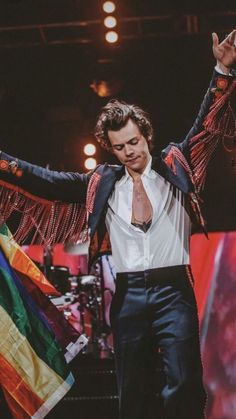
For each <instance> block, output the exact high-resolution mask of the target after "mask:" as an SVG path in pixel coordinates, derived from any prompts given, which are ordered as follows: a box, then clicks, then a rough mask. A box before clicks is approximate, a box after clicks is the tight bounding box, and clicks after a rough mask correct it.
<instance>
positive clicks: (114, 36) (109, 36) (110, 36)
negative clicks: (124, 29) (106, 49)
mask: <svg viewBox="0 0 236 419" xmlns="http://www.w3.org/2000/svg"><path fill="white" fill-rule="evenodd" d="M105 38H106V41H107V42H109V44H115V43H116V42H117V41H118V38H119V37H118V33H117V32H115V31H109V32H107V33H106V35H105Z"/></svg>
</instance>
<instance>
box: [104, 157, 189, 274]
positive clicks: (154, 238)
mask: <svg viewBox="0 0 236 419" xmlns="http://www.w3.org/2000/svg"><path fill="white" fill-rule="evenodd" d="M141 180H142V182H143V186H144V189H145V191H146V193H147V196H148V198H149V200H150V202H151V205H152V209H153V217H152V223H151V226H150V228H149V229H148V230H147V232H143V231H142V230H141V229H140V228H138V227H135V226H133V225H132V224H131V219H132V199H133V180H132V177H131V176H130V175H129V173H128V171H127V169H125V174H124V176H123V177H122V178H121V179H120V180H119V181H117V182H116V183H115V188H114V191H113V193H112V194H111V196H110V198H109V200H108V210H107V214H106V227H107V230H108V233H109V237H110V242H111V248H112V256H113V259H114V264H115V268H116V272H137V271H143V270H147V269H153V268H160V267H164V266H174V265H183V264H188V263H189V240H190V232H191V221H190V218H189V215H188V213H187V211H186V205H185V196H184V194H183V192H181V191H180V190H179V189H177V188H175V187H174V186H173V185H171V183H169V182H168V181H167V180H165V179H164V178H163V177H162V176H161V175H159V174H158V173H157V172H155V171H154V170H153V169H152V168H151V159H150V161H149V163H148V164H147V166H146V168H145V170H144V172H143V173H142V175H141Z"/></svg>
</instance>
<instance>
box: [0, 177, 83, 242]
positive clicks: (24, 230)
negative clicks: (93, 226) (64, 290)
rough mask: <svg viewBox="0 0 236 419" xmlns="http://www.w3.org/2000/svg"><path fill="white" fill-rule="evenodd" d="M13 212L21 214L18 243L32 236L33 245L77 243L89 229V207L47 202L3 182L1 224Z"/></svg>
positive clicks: (17, 232)
mask: <svg viewBox="0 0 236 419" xmlns="http://www.w3.org/2000/svg"><path fill="white" fill-rule="evenodd" d="M13 212H18V213H20V214H21V218H20V222H19V226H18V228H17V230H16V232H15V233H14V238H15V239H16V241H17V242H18V243H23V242H24V241H25V240H26V239H27V238H28V237H29V236H32V235H33V237H32V238H31V237H30V240H31V242H32V243H37V244H45V245H52V244H55V243H59V242H60V243H64V242H66V241H68V240H69V241H70V242H77V241H79V240H80V239H81V237H83V234H82V233H83V230H84V229H85V228H86V222H87V210H86V206H85V205H84V206H83V205H81V204H78V203H71V204H69V203H68V204H67V203H61V202H57V201H55V202H52V201H47V200H46V199H43V198H39V197H37V196H34V195H32V194H30V193H28V192H26V191H24V190H23V189H21V188H19V187H17V186H14V185H11V184H8V183H6V182H3V181H0V222H1V224H2V223H4V222H5V221H6V220H7V219H8V218H9V217H10V215H11V214H12V213H13Z"/></svg>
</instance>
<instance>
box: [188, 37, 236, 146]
mask: <svg viewBox="0 0 236 419" xmlns="http://www.w3.org/2000/svg"><path fill="white" fill-rule="evenodd" d="M235 42H236V30H233V31H232V32H231V33H230V34H229V35H228V36H227V37H226V38H225V39H224V40H223V41H222V42H221V43H219V38H218V35H217V34H216V33H215V32H214V33H213V34H212V50H213V55H214V57H215V59H216V67H215V70H214V73H213V77H212V80H211V83H210V86H209V88H208V90H207V92H206V95H205V97H204V99H203V102H202V104H201V107H200V110H199V113H198V115H197V118H196V120H195V122H194V124H193V126H192V128H191V130H190V131H189V133H188V134H187V136H186V137H185V140H184V141H183V143H182V149H183V151H184V152H185V153H187V152H188V150H185V148H188V141H189V140H190V139H191V138H193V137H194V136H195V135H197V134H198V133H199V132H200V131H202V130H203V129H204V126H203V124H204V120H205V118H206V116H207V115H208V113H209V111H210V108H211V106H212V105H213V104H214V103H215V102H216V101H217V100H218V99H220V98H221V96H222V95H224V94H225V93H226V92H227V90H228V88H229V86H230V85H231V83H232V81H233V79H234V77H235V76H236V74H235V72H234V70H232V69H233V67H234V65H235V64H236V45H235ZM228 100H230V97H229V98H228Z"/></svg>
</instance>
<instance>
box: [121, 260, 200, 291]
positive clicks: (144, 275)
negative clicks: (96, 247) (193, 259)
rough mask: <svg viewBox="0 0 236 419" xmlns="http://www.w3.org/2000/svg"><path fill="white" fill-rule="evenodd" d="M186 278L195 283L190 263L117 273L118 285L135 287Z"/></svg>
mask: <svg viewBox="0 0 236 419" xmlns="http://www.w3.org/2000/svg"><path fill="white" fill-rule="evenodd" d="M186 279H188V280H189V282H190V283H191V285H193V283H194V280H193V276H192V271H191V267H190V265H175V266H165V267H162V268H154V269H147V270H144V271H136V272H119V273H117V275H116V282H117V285H118V284H119V285H121V284H123V285H125V284H126V285H127V286H135V287H139V286H140V287H143V286H152V285H158V284H160V285H161V284H164V283H167V282H175V281H181V280H184V281H186Z"/></svg>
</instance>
